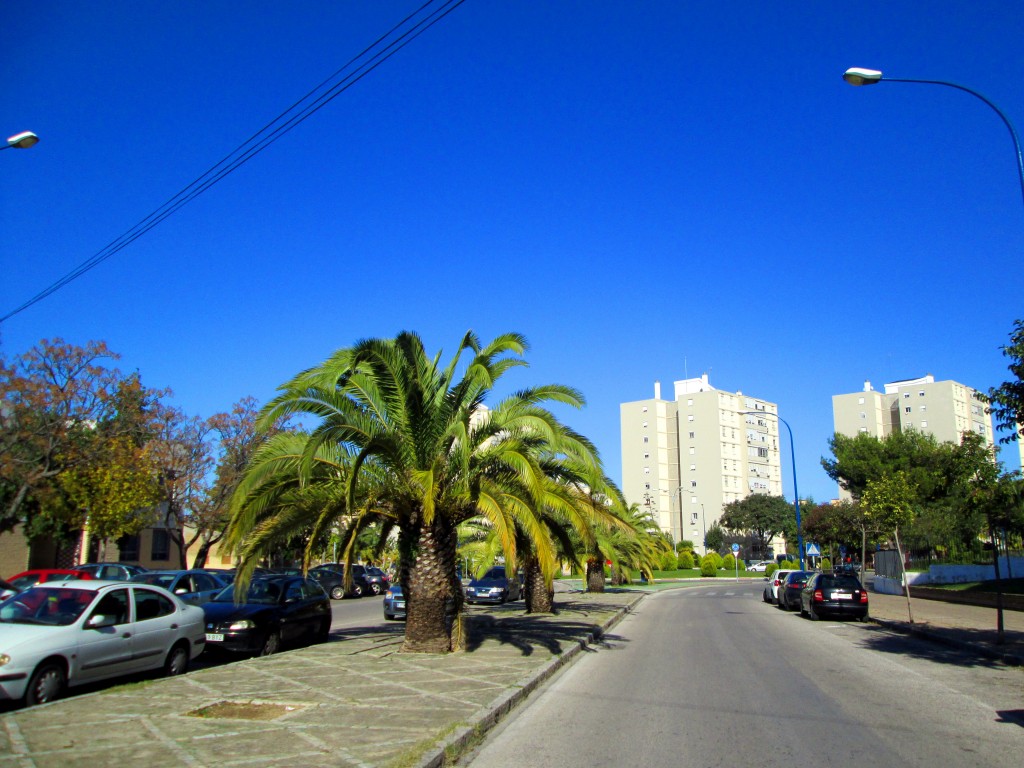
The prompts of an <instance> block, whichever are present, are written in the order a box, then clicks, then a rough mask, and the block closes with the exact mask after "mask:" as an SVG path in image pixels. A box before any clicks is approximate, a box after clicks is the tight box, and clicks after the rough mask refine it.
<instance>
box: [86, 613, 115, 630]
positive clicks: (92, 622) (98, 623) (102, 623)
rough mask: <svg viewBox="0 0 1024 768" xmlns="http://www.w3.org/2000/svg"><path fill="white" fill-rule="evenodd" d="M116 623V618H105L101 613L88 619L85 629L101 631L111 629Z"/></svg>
mask: <svg viewBox="0 0 1024 768" xmlns="http://www.w3.org/2000/svg"><path fill="white" fill-rule="evenodd" d="M116 623H117V617H116V616H107V615H105V614H102V613H94V614H93V615H92V616H90V617H89V620H88V621H87V622H85V627H86V629H102V628H103V627H112V626H114V625H115V624H116Z"/></svg>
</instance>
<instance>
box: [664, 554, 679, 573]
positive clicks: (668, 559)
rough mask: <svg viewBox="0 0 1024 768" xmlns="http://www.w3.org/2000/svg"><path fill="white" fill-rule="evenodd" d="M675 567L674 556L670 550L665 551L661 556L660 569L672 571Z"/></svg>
mask: <svg viewBox="0 0 1024 768" xmlns="http://www.w3.org/2000/svg"><path fill="white" fill-rule="evenodd" d="M675 569H676V556H675V555H674V554H673V553H671V552H666V553H665V554H663V555H662V556H661V570H663V571H674V570H675Z"/></svg>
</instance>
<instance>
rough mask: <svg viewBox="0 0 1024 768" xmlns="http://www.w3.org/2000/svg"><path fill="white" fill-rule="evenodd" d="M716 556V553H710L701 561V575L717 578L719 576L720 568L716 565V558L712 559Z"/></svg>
mask: <svg viewBox="0 0 1024 768" xmlns="http://www.w3.org/2000/svg"><path fill="white" fill-rule="evenodd" d="M714 554H716V553H715V552H709V553H708V554H706V555H704V557H703V559H701V561H700V575H701V576H717V575H718V566H716V565H715V558H714V557H712V555H714Z"/></svg>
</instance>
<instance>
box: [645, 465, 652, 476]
mask: <svg viewBox="0 0 1024 768" xmlns="http://www.w3.org/2000/svg"><path fill="white" fill-rule="evenodd" d="M644 474H645V475H649V474H651V468H650V467H644Z"/></svg>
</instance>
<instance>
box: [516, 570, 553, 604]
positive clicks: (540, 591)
mask: <svg viewBox="0 0 1024 768" xmlns="http://www.w3.org/2000/svg"><path fill="white" fill-rule="evenodd" d="M523 573H524V576H525V590H526V591H525V595H524V599H525V601H526V612H527V613H554V612H555V593H554V590H551V589H548V586H547V584H545V583H544V574H543V573H542V572H541V570H540V563H539V562H538V561H537V558H536V557H527V558H526V560H525V562H524V563H523Z"/></svg>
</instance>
